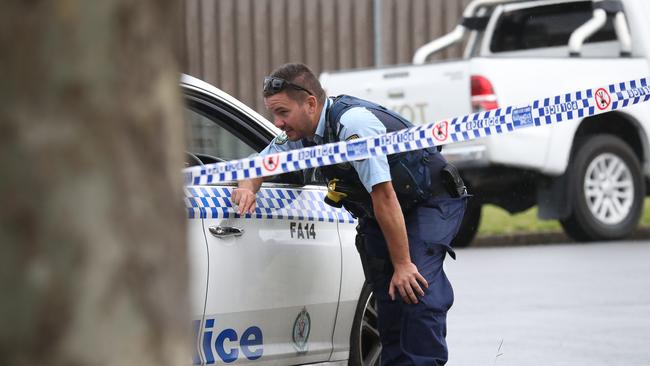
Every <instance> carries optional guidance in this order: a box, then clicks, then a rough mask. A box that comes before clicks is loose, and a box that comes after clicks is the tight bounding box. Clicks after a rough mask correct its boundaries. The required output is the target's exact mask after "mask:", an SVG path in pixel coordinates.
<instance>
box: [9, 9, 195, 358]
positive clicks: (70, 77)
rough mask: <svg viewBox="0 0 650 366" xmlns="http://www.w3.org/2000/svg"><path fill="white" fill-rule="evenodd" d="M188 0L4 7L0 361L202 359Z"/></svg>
mask: <svg viewBox="0 0 650 366" xmlns="http://www.w3.org/2000/svg"><path fill="white" fill-rule="evenodd" d="M181 6H182V2H179V1H174V0H138V1H126V0H106V1H86V0H59V1H39V0H33V1H25V0H8V1H5V2H3V3H2V5H0V49H1V50H2V51H1V52H0V192H1V193H2V198H1V201H0V202H2V203H1V208H0V286H1V287H0V296H1V298H0V365H35V364H44V365H153V364H156V365H171V364H174V365H180V364H189V363H190V362H191V352H190V348H189V343H190V342H189V341H190V335H189V330H190V329H189V328H190V319H189V314H188V311H189V310H188V309H189V306H188V305H189V304H188V302H189V301H188V296H187V284H188V283H187V259H186V244H185V242H186V236H185V218H184V213H183V212H184V211H183V207H182V177H181V172H180V169H181V168H182V159H183V155H182V154H183V153H182V151H183V144H184V141H183V127H182V126H183V124H182V117H181V113H180V104H181V99H180V96H179V93H178V74H177V72H176V64H175V60H174V47H173V46H174V45H173V43H174V41H175V40H176V39H177V37H176V36H175V34H174V33H175V31H178V29H179V26H178V24H177V19H176V18H177V16H178V15H179V14H180V7H181Z"/></svg>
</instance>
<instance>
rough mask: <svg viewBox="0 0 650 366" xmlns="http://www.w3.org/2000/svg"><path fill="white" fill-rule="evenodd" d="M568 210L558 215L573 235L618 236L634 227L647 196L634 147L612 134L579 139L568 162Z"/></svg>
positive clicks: (592, 237) (581, 237)
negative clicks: (564, 213) (569, 201)
mask: <svg viewBox="0 0 650 366" xmlns="http://www.w3.org/2000/svg"><path fill="white" fill-rule="evenodd" d="M570 169H571V170H570V171H571V172H572V173H571V176H570V180H569V188H568V189H569V191H568V193H569V195H568V197H569V199H570V200H571V214H570V216H569V217H567V218H566V219H564V220H560V223H561V225H562V228H563V229H564V232H565V233H566V234H567V235H568V236H569V237H571V238H573V239H574V240H576V241H595V240H616V239H621V238H623V237H625V236H627V235H629V234H631V233H632V232H633V231H634V230H635V229H636V227H637V224H638V222H639V218H640V217H641V211H642V209H643V201H644V197H645V181H644V179H643V174H642V172H641V166H640V164H639V161H638V159H637V157H636V155H635V154H634V152H633V151H632V149H631V148H630V147H629V146H628V145H627V144H626V143H625V142H624V141H623V140H621V139H620V138H618V137H616V136H612V135H594V136H590V137H588V138H586V139H583V140H582V141H580V142H579V144H578V148H577V152H576V154H575V159H573V162H572V164H571V166H570Z"/></svg>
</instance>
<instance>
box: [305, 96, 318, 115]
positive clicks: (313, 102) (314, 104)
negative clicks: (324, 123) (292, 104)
mask: <svg viewBox="0 0 650 366" xmlns="http://www.w3.org/2000/svg"><path fill="white" fill-rule="evenodd" d="M305 103H307V111H309V113H311V114H313V113H316V110H317V109H318V99H316V97H315V96H313V95H310V96H308V97H307V99H305Z"/></svg>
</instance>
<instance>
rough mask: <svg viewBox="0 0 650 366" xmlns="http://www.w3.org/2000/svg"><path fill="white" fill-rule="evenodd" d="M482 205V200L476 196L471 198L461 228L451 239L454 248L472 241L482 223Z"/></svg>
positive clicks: (462, 246) (464, 245)
mask: <svg viewBox="0 0 650 366" xmlns="http://www.w3.org/2000/svg"><path fill="white" fill-rule="evenodd" d="M481 207H482V205H481V201H479V200H478V199H477V198H476V197H470V198H469V200H468V201H467V208H466V209H465V216H463V221H462V222H461V223H460V229H458V234H456V237H455V238H454V240H452V241H451V246H452V247H453V248H465V247H468V246H469V245H470V244H471V243H472V240H474V237H476V233H477V232H478V227H479V225H480V223H481Z"/></svg>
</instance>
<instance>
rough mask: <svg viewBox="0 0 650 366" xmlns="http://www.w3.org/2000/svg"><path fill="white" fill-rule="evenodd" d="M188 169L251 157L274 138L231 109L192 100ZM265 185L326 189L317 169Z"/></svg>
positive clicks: (188, 110) (187, 122) (187, 124)
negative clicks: (309, 185)
mask: <svg viewBox="0 0 650 366" xmlns="http://www.w3.org/2000/svg"><path fill="white" fill-rule="evenodd" d="M184 117H185V128H186V133H185V136H186V150H187V152H188V156H187V157H186V159H187V160H186V166H194V165H199V164H211V163H217V162H220V161H228V160H236V159H242V158H246V157H249V156H251V155H253V154H256V153H257V152H259V151H261V150H262V149H263V148H264V147H265V146H266V145H267V144H268V143H269V141H270V140H271V136H268V137H264V136H265V134H264V133H262V132H260V131H258V130H256V129H255V128H254V127H253V126H255V125H256V123H255V122H253V121H250V120H247V119H244V117H242V116H241V115H239V114H237V113H236V111H235V110H234V109H232V108H230V109H229V108H226V107H223V106H220V107H218V106H216V105H215V104H213V103H209V102H206V101H204V100H201V99H197V98H191V99H189V100H188V101H187V103H186V108H185V116H184ZM265 182H270V183H284V184H292V185H305V184H311V185H325V183H326V182H325V179H324V178H323V177H322V175H321V174H319V172H317V171H315V169H307V170H303V171H296V172H291V173H284V174H280V175H276V176H272V177H267V178H266V179H265Z"/></svg>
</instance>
